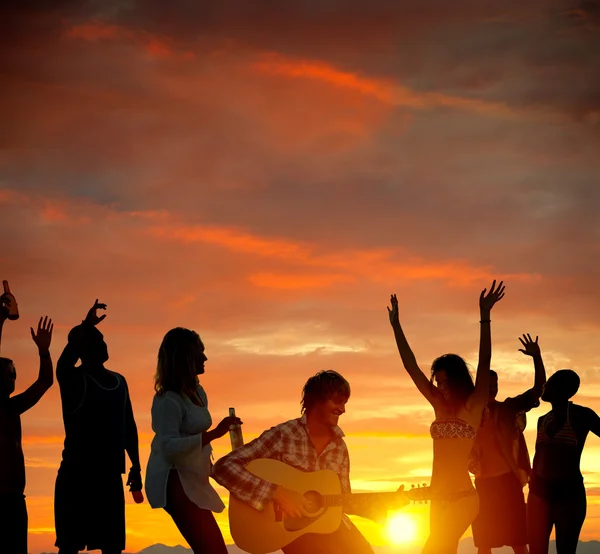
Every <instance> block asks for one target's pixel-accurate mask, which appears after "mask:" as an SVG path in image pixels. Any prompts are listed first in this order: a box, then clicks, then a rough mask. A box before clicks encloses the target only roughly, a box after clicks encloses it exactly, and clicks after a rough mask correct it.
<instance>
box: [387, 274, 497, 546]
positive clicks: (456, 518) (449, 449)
mask: <svg viewBox="0 0 600 554" xmlns="http://www.w3.org/2000/svg"><path fill="white" fill-rule="evenodd" d="M503 296H504V286H503V284H502V281H500V283H499V284H498V286H496V281H494V282H493V283H492V286H491V288H490V291H489V292H488V293H487V294H486V289H484V290H483V291H482V293H481V295H480V297H479V309H480V315H481V317H480V325H481V332H480V333H481V334H480V342H479V363H478V366H477V375H476V379H475V383H473V379H472V377H471V375H470V373H469V369H468V367H467V364H466V362H465V360H464V359H463V358H461V357H460V356H458V355H456V354H444V355H443V356H440V357H439V358H437V359H436V360H434V362H433V364H432V366H431V378H428V377H427V376H426V375H425V373H424V372H423V371H422V370H421V368H420V367H419V365H418V364H417V360H416V359H415V356H414V354H413V352H412V350H411V348H410V346H409V344H408V341H407V339H406V337H405V335H404V331H403V330H402V326H401V325H400V318H399V315H398V300H397V299H396V295H395V294H394V295H392V297H391V308H389V307H388V313H389V317H390V323H391V324H392V328H393V330H394V336H395V338H396V345H397V346H398V351H399V352H400V357H401V358H402V363H403V364H404V368H405V369H406V371H407V372H408V374H409V375H410V377H411V378H412V380H413V382H414V383H415V385H416V386H417V389H418V390H419V392H420V393H421V394H422V395H423V396H424V397H425V398H426V399H427V401H428V402H429V403H430V404H431V405H432V406H433V409H434V412H435V421H434V422H433V423H432V424H431V429H430V431H431V437H432V439H433V470H432V476H431V492H432V501H431V509H430V534H429V538H428V539H427V542H426V544H425V547H424V549H423V553H427V554H454V553H456V552H457V549H458V541H459V540H460V538H461V537H462V535H463V534H464V532H465V531H466V530H467V528H468V527H469V525H471V523H472V521H473V520H474V519H475V517H476V516H477V512H478V511H479V499H478V497H477V492H476V490H475V488H474V487H473V484H472V482H471V478H470V475H469V470H468V467H469V457H470V454H471V449H472V448H473V444H474V442H475V435H476V433H477V428H478V427H479V425H480V423H481V418H482V414H483V409H484V407H485V405H486V402H487V399H488V395H489V381H490V361H491V356H492V340H491V330H490V323H491V322H490V313H491V310H492V308H493V307H494V304H496V302H498V301H499V300H500V299H501V298H502V297H503Z"/></svg>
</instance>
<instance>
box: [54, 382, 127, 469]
mask: <svg viewBox="0 0 600 554" xmlns="http://www.w3.org/2000/svg"><path fill="white" fill-rule="evenodd" d="M109 373H111V374H112V375H113V376H114V377H115V380H114V384H112V385H109V386H104V385H101V384H100V383H99V382H98V381H96V379H94V378H93V377H92V376H91V375H89V374H88V373H87V372H86V371H82V375H83V380H84V385H83V395H82V398H81V402H80V403H79V405H78V406H77V407H76V408H75V409H73V410H71V411H69V412H63V418H64V424H65V444H64V450H63V453H62V459H63V461H62V464H61V467H66V468H73V469H83V468H86V470H87V469H90V468H92V469H93V468H102V470H103V471H115V472H118V473H124V472H125V444H126V441H125V437H126V425H125V421H126V420H125V407H126V401H127V386H126V383H125V380H124V379H123V377H121V375H119V374H118V373H115V372H113V371H109Z"/></svg>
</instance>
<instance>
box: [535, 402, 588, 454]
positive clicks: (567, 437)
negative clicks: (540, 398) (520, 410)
mask: <svg viewBox="0 0 600 554" xmlns="http://www.w3.org/2000/svg"><path fill="white" fill-rule="evenodd" d="M570 407H571V402H569V403H568V404H567V420H566V421H565V422H564V424H563V426H562V427H561V428H560V429H559V430H558V431H557V432H556V433H555V434H554V436H553V437H550V436H549V435H548V433H547V432H546V428H547V427H548V424H549V423H552V422H553V421H554V414H552V413H549V414H547V415H545V416H543V417H541V418H540V420H539V424H538V434H537V439H536V441H535V444H536V447H537V446H538V445H541V444H560V445H564V446H574V447H577V446H578V445H579V441H578V440H577V435H576V434H575V431H574V430H573V427H572V426H571V418H570V414H569V408H570Z"/></svg>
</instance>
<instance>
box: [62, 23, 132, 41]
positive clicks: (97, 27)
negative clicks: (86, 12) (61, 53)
mask: <svg viewBox="0 0 600 554" xmlns="http://www.w3.org/2000/svg"><path fill="white" fill-rule="evenodd" d="M66 35H67V36H68V37H70V38H80V39H83V40H88V41H91V42H94V41H97V40H101V39H116V38H122V37H125V38H131V37H132V36H133V33H132V32H130V31H127V30H126V29H125V28H123V27H121V26H118V25H107V24H106V23H103V22H101V21H91V22H89V23H83V24H81V25H75V26H74V27H71V28H70V29H68V30H67V32H66Z"/></svg>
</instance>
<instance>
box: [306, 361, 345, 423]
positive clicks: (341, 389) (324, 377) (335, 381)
mask: <svg viewBox="0 0 600 554" xmlns="http://www.w3.org/2000/svg"><path fill="white" fill-rule="evenodd" d="M336 395H339V396H342V397H344V398H345V399H346V400H347V399H348V398H350V383H348V381H346V379H344V378H343V377H342V376H341V375H340V374H339V373H338V372H337V371H333V370H332V369H327V370H324V371H319V373H317V374H316V375H313V376H312V377H310V378H309V379H308V381H306V384H305V385H304V388H303V389H302V401H301V402H300V405H301V408H302V409H301V413H305V412H308V411H310V410H311V409H312V408H313V407H314V406H315V405H316V404H320V403H321V402H325V401H327V400H329V399H330V398H331V397H332V396H336Z"/></svg>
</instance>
